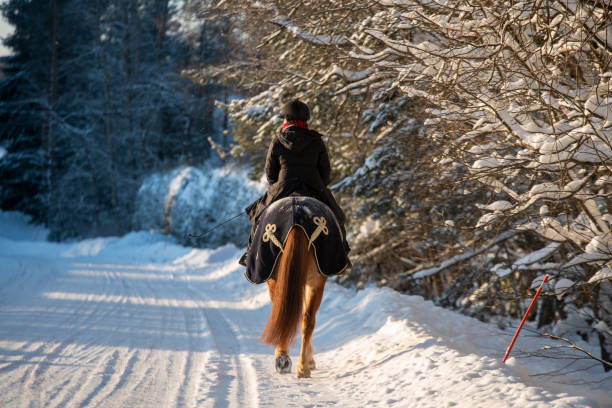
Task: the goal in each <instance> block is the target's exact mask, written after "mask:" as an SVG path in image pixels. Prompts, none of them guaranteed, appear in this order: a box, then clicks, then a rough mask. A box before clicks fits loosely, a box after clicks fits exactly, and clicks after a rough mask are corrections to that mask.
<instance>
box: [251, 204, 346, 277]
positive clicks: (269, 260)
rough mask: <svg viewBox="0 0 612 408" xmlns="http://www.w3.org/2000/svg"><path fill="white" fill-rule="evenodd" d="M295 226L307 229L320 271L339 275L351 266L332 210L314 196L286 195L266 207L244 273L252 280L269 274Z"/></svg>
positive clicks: (306, 232) (307, 237)
mask: <svg viewBox="0 0 612 408" xmlns="http://www.w3.org/2000/svg"><path fill="white" fill-rule="evenodd" d="M294 228H299V229H301V230H302V231H303V232H304V235H305V238H306V239H307V243H308V248H312V249H314V251H313V255H314V260H315V263H316V267H317V270H318V271H319V273H320V274H322V275H325V276H331V275H336V274H339V273H342V272H344V271H345V270H346V269H347V268H348V266H349V261H348V256H347V254H346V251H345V248H344V245H343V237H342V232H341V229H340V226H339V224H338V221H337V220H336V217H335V215H334V213H333V212H332V210H331V209H330V208H329V207H328V206H326V205H325V204H324V203H322V202H321V201H319V200H316V199H314V198H311V197H286V198H283V199H280V200H278V201H276V202H274V203H273V204H271V205H270V206H269V207H268V208H266V210H265V211H264V212H263V213H262V215H261V217H260V219H259V223H258V225H257V228H256V230H255V234H254V236H253V242H252V247H251V250H250V251H249V255H248V257H247V268H246V271H245V276H246V278H247V279H248V280H249V281H250V282H252V283H263V282H265V281H267V280H268V279H269V278H270V276H271V274H272V271H273V270H274V269H275V266H276V263H277V262H278V261H279V257H280V255H281V253H282V252H283V251H284V248H285V245H286V242H287V239H288V237H289V232H290V231H291V230H292V229H294Z"/></svg>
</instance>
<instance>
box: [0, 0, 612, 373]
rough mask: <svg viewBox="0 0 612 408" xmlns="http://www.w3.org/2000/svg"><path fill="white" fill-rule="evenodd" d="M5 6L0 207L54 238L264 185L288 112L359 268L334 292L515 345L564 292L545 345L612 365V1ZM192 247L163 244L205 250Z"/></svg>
mask: <svg viewBox="0 0 612 408" xmlns="http://www.w3.org/2000/svg"><path fill="white" fill-rule="evenodd" d="M1 10H2V14H3V15H4V16H5V18H6V19H7V20H8V21H9V22H10V23H11V24H12V25H13V26H14V27H15V31H14V34H13V35H12V36H10V37H9V38H8V39H7V40H6V41H5V43H6V44H7V46H9V47H10V48H11V49H12V50H13V54H12V55H9V56H6V57H2V59H1V60H0V64H1V66H2V70H3V74H4V78H3V79H2V82H0V118H1V119H0V146H2V148H3V149H4V150H5V152H6V153H5V154H3V155H2V157H1V158H0V185H1V187H0V188H1V190H0V205H1V208H2V210H17V211H21V212H24V213H26V214H29V215H31V216H32V217H33V218H34V220H36V221H37V222H39V223H41V224H44V225H45V226H46V227H47V228H49V230H50V239H52V240H66V239H71V238H77V237H91V236H108V235H121V234H125V233H127V232H129V231H131V230H134V229H138V227H139V226H142V225H144V224H146V222H145V221H140V222H136V220H138V219H142V218H143V217H144V218H147V215H146V213H145V215H142V213H139V211H138V208H136V207H137V206H138V202H139V200H142V197H143V196H142V191H144V190H142V189H143V186H145V187H146V186H148V185H150V182H151V180H159V182H160V183H161V182H162V180H165V179H167V178H164V177H163V176H160V175H162V174H175V173H176V172H179V171H180V169H181V168H184V166H193V167H197V168H201V169H204V170H203V171H204V173H205V174H208V173H207V172H211V171H217V173H215V174H217V176H215V177H223V175H224V174H227V172H225V173H223V172H221V173H219V170H218V169H219V168H220V167H223V166H236V165H237V164H240V165H243V166H247V167H248V171H246V172H244V173H241V174H242V176H243V177H241V179H244V183H245V184H246V183H252V184H254V183H256V182H257V180H259V179H260V178H261V174H262V170H263V163H264V159H265V154H266V150H267V147H268V145H269V143H270V141H271V140H272V138H273V137H274V135H275V134H276V133H277V132H278V129H279V128H280V126H281V124H282V119H281V118H280V116H279V109H280V106H281V105H282V103H283V102H285V101H288V100H291V99H295V98H299V99H300V100H303V101H305V102H307V103H308V105H309V106H310V107H311V110H312V120H311V123H310V126H311V127H312V128H314V129H317V130H318V131H320V132H321V133H322V134H323V135H324V139H325V142H326V144H327V146H328V148H329V151H330V157H331V160H332V169H333V175H332V178H333V180H332V190H333V191H334V194H335V196H336V198H337V199H338V201H339V202H340V204H341V205H342V207H343V208H344V209H345V211H346V212H347V215H348V222H347V229H348V232H349V235H348V239H349V242H350V244H351V247H352V251H351V260H352V262H353V268H352V269H351V270H350V272H349V273H346V274H345V275H343V276H341V277H339V278H338V281H339V282H341V283H343V284H346V285H350V286H355V287H357V288H362V287H364V286H366V285H368V284H376V285H381V286H389V287H391V288H393V289H396V290H398V291H401V292H405V293H409V294H416V295H421V296H423V297H425V298H426V299H432V300H433V301H434V302H435V303H436V304H438V305H441V306H444V307H448V308H453V309H457V310H460V311H461V312H463V313H465V314H467V315H470V316H475V317H477V318H479V319H481V320H484V321H492V322H496V323H497V324H498V325H499V326H500V327H505V326H508V325H510V324H511V323H510V322H511V321H513V320H512V319H517V318H520V317H521V316H522V315H523V313H524V312H525V309H526V307H527V305H528V304H529V301H530V299H531V296H532V295H533V288H534V284H535V287H537V286H538V285H539V283H540V282H541V281H542V277H543V276H544V275H546V274H548V275H549V276H550V277H551V280H550V281H549V283H548V284H547V285H546V286H545V290H544V292H543V293H542V296H541V298H540V299H541V300H540V302H539V303H538V305H537V309H536V310H535V312H534V313H532V316H531V319H532V320H535V322H536V324H537V326H538V328H539V331H540V333H541V334H543V335H547V336H551V337H555V338H563V339H566V340H567V341H568V342H571V339H572V338H581V339H582V340H585V341H588V342H590V343H593V344H598V347H599V349H600V351H601V354H600V362H601V363H602V364H603V366H604V367H605V368H606V369H610V368H612V363H610V361H612V233H611V226H612V213H611V209H612V93H611V87H610V86H611V84H610V80H611V78H612V67H611V65H610V64H611V62H612V18H611V14H610V13H611V6H610V5H609V4H608V3H607V2H605V1H603V0H531V1H506V2H493V1H488V0H472V1H469V2H468V1H461V0H459V1H450V2H447V1H437V0H364V1H356V0H338V1H324V0H312V1H298V0H289V1H273V0H261V1H238V0H222V1H218V2H206V1H205V2H196V1H192V0H185V1H169V0H128V1H117V0H95V1H92V0H87V1H79V2H75V1H74V0H72V1H69V0H68V1H62V0H52V1H50V2H40V1H26V0H9V1H8V2H6V3H4V4H3V5H2V6H1ZM225 168H228V167H225ZM229 168H232V167H229ZM177 169H178V170H177ZM215 169H216V170H215ZM241 171H243V170H242V167H240V168H238V167H236V170H235V171H234V173H236V172H241ZM172 172H175V173H172ZM230 173H231V171H230ZM156 174H157V176H155V175H156ZM247 174H248V175H247ZM152 176H154V177H157V178H154V179H151V177H152ZM173 177H174V176H173ZM198 177H200V176H198ZM201 178H202V179H205V178H206V176H205V175H203V176H201ZM170 179H172V177H170ZM147 183H149V184H147ZM163 183H165V184H164V185H165V186H166V187H164V188H165V189H164V188H160V190H163V191H166V190H168V188H169V187H167V184H171V183H170V182H169V181H163ZM221 184H222V183H220V184H219V185H221ZM237 184H238V183H237V182H236V186H235V187H231V188H235V189H236V191H238V190H240V188H241V187H238V186H237ZM225 186H226V187H224V188H221V190H220V191H219V193H221V192H222V190H225V193H226V194H227V185H225ZM232 186H234V184H232ZM146 188H149V187H146ZM146 188H145V190H146ZM250 188H251V189H257V188H258V187H250ZM149 190H155V189H154V188H153V189H152V188H149ZM139 192H140V194H141V195H140V196H139ZM151 194H152V195H155V194H157V193H151ZM211 194H212V193H211ZM249 194H250V193H249ZM249 194H242V193H241V195H237V197H238V196H239V197H241V199H244V200H246V201H248V200H247V198H251V195H249ZM145 197H146V196H145ZM234 201H237V200H234ZM246 201H245V202H242V201H239V202H236V203H234V204H233V205H235V208H236V209H238V211H239V210H240V208H243V207H244V206H246V205H248V204H249V202H246ZM196 202H197V200H196ZM211 205H212V204H211ZM165 208H170V209H171V207H165ZM188 213H189V212H188V211H187V210H185V212H184V213H178V215H177V217H178V218H181V214H188ZM189 214H191V213H189ZM228 215H231V214H228ZM191 219H192V218H189V217H187V216H185V217H183V220H182V222H183V223H185V222H186V221H188V220H191ZM221 221H223V219H212V220H209V221H207V223H204V224H198V225H201V226H202V228H205V226H207V225H212V224H215V223H216V222H221ZM163 224H164V223H163V222H161V221H160V222H157V223H153V224H151V225H152V226H153V227H155V226H157V228H159V229H160V230H163V228H164V227H163ZM147 226H148V224H147ZM166 227H168V226H167V225H166ZM226 228H228V229H232V228H234V227H232V226H231V224H229V225H228V226H227V227H226ZM179 231H180V232H179ZM187 231H188V228H187V229H185V228H180V229H176V230H172V229H171V228H168V229H167V231H166V232H171V233H173V234H175V235H178V236H177V239H178V240H179V241H180V242H183V243H186V244H190V245H204V246H206V245H207V243H206V242H201V241H194V240H193V239H190V238H188V237H187V236H186V235H187ZM230 235H231V234H230ZM232 239H235V238H232ZM238 242H240V240H239V239H238ZM244 242H246V238H244ZM242 245H244V244H242Z"/></svg>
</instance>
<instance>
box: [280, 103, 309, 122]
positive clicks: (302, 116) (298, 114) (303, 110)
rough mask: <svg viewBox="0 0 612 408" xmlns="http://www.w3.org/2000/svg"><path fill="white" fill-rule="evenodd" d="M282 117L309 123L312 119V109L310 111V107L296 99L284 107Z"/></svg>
mask: <svg viewBox="0 0 612 408" xmlns="http://www.w3.org/2000/svg"><path fill="white" fill-rule="evenodd" d="M281 116H282V117H283V119H285V120H302V121H304V122H308V119H310V109H308V105H306V104H305V103H304V102H302V101H300V100H298V99H295V100H293V101H291V102H287V103H286V104H284V105H283V108H282V109H281Z"/></svg>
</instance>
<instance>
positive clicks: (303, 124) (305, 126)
mask: <svg viewBox="0 0 612 408" xmlns="http://www.w3.org/2000/svg"><path fill="white" fill-rule="evenodd" d="M291 126H297V127H299V128H302V129H308V122H306V121H304V120H290V121H288V122H285V123H284V124H283V130H285V129H287V128H288V127H291Z"/></svg>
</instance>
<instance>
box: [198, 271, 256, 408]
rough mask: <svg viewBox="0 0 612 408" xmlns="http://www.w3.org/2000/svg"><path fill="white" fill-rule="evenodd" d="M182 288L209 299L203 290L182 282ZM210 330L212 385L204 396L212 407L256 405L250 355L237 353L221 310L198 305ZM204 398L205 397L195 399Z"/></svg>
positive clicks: (201, 400) (232, 333) (230, 329)
mask: <svg viewBox="0 0 612 408" xmlns="http://www.w3.org/2000/svg"><path fill="white" fill-rule="evenodd" d="M186 289H187V290H188V291H189V292H190V293H191V294H192V297H195V298H203V299H204V300H205V301H207V300H211V299H210V298H209V297H208V296H207V295H206V294H204V293H202V292H200V291H196V290H194V288H192V287H191V285H190V284H189V281H187V282H186ZM201 310H202V313H203V315H204V317H205V319H206V322H207V324H208V328H209V330H210V332H211V335H212V338H213V341H214V344H215V347H216V349H217V352H218V357H217V359H216V362H215V363H216V366H215V371H216V374H217V379H216V383H215V386H214V388H213V390H212V391H210V392H209V393H208V394H207V395H206V396H208V397H213V399H214V404H213V407H214V408H225V407H230V406H235V405H236V403H237V404H238V406H240V407H247V406H248V407H258V406H259V398H258V393H257V384H256V382H255V380H254V378H255V370H254V368H253V365H252V363H251V360H250V359H247V358H244V357H242V356H241V353H240V351H241V348H242V347H241V344H240V342H239V341H238V338H237V336H236V333H235V332H234V330H233V329H232V327H231V324H230V323H229V321H228V320H227V319H226V318H225V317H224V316H223V314H222V313H221V312H220V311H219V310H217V309H215V308H212V307H204V308H202V309H201ZM204 401H205V397H204V398H203V399H200V400H199V401H198V403H202V402H204Z"/></svg>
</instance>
